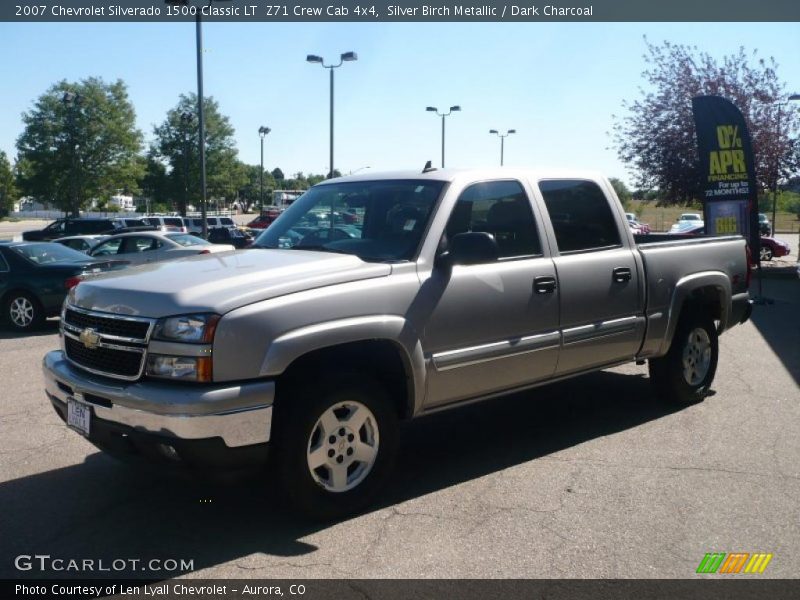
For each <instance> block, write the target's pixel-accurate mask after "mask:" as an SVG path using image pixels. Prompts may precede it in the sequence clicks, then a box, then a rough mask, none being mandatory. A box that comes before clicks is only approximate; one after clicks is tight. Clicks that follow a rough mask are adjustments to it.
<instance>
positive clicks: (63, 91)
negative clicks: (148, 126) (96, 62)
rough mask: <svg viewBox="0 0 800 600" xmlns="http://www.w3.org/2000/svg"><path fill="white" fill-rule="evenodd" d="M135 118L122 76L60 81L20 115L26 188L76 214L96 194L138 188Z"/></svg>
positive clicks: (22, 182)
mask: <svg viewBox="0 0 800 600" xmlns="http://www.w3.org/2000/svg"><path fill="white" fill-rule="evenodd" d="M135 119H136V117H135V113H134V110H133V106H132V105H131V103H130V101H129V100H128V90H127V88H126V86H125V84H124V83H123V82H122V81H121V80H117V81H116V82H114V83H105V82H104V81H103V80H102V79H100V78H95V77H90V78H88V79H84V80H83V81H80V82H78V83H70V82H67V81H60V82H59V83H56V84H55V85H53V86H52V87H51V88H50V89H49V90H47V92H45V93H44V94H43V95H42V96H40V97H39V98H38V100H36V103H35V105H34V107H33V109H31V110H30V111H28V112H24V113H23V114H22V122H23V124H24V125H25V129H24V131H23V132H22V134H21V135H20V136H19V138H18V139H17V150H18V152H19V160H20V161H24V163H25V168H24V169H22V170H21V173H20V178H19V183H20V186H21V188H22V191H23V192H24V193H25V194H28V195H31V196H34V197H36V198H37V199H39V200H40V201H45V202H51V203H54V204H55V205H56V206H58V207H59V208H61V209H63V210H65V211H67V212H69V213H71V214H72V215H73V216H77V215H78V213H79V210H80V209H81V208H83V207H85V206H86V205H87V204H88V202H89V201H90V200H92V199H93V198H98V197H100V196H103V195H110V194H112V193H114V192H116V190H119V189H122V190H126V191H133V190H135V189H136V182H137V179H138V178H139V176H140V171H139V167H140V163H139V162H137V160H136V155H137V153H138V152H139V150H140V148H141V143H142V134H141V132H140V131H139V130H137V129H136V127H135Z"/></svg>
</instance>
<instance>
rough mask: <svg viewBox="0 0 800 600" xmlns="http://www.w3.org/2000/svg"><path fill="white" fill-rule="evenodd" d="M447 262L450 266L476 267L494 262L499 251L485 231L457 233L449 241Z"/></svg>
mask: <svg viewBox="0 0 800 600" xmlns="http://www.w3.org/2000/svg"><path fill="white" fill-rule="evenodd" d="M449 246H450V247H449V249H448V253H447V259H448V260H447V262H448V263H449V264H451V265H476V264H480V263H489V262H495V261H496V260H497V258H498V257H499V256H500V250H499V249H498V247H497V242H496V241H495V239H494V236H492V234H490V233H486V232H485V231H469V232H466V233H459V234H456V235H454V236H453V239H452V240H450V244H449Z"/></svg>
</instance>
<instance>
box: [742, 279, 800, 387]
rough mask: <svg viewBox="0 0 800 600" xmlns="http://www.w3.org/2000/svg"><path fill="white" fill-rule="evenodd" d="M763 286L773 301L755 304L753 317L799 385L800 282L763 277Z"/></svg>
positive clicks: (759, 329)
mask: <svg viewBox="0 0 800 600" xmlns="http://www.w3.org/2000/svg"><path fill="white" fill-rule="evenodd" d="M763 286H764V297H765V298H768V299H770V300H772V304H762V305H758V304H757V305H755V306H754V307H753V316H752V317H751V318H750V319H751V320H752V321H753V324H754V325H755V326H756V328H757V329H758V331H759V332H760V333H761V335H762V336H763V337H764V339H765V340H766V342H767V343H768V344H769V346H770V348H772V351H773V352H774V353H775V356H776V357H778V359H780V361H781V362H782V363H783V366H784V367H786V370H787V371H789V373H791V374H792V377H793V378H794V381H795V383H797V384H798V385H800V281H798V280H797V279H796V278H794V277H793V278H786V279H764V280H763ZM750 293H751V294H753V293H754V292H753V290H751V292H750Z"/></svg>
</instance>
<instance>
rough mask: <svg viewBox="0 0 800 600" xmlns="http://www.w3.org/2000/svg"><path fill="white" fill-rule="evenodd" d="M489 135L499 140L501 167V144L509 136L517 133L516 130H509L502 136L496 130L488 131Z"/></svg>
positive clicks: (501, 162)
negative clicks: (493, 135) (491, 134)
mask: <svg viewBox="0 0 800 600" xmlns="http://www.w3.org/2000/svg"><path fill="white" fill-rule="evenodd" d="M489 133H493V134H495V135H496V136H497V137H499V138H500V166H501V167H502V166H503V142H505V141H506V138H507V137H508V136H510V135H511V134H512V133H517V130H516V129H509V130H508V131H506V132H505V133H504V134H502V133H500V132H499V131H497V129H490V130H489Z"/></svg>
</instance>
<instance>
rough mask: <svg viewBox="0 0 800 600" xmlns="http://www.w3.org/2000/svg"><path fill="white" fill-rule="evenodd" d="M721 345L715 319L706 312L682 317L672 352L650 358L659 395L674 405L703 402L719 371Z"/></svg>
mask: <svg viewBox="0 0 800 600" xmlns="http://www.w3.org/2000/svg"><path fill="white" fill-rule="evenodd" d="M718 357H719V344H718V339H717V329H716V327H714V321H713V320H712V319H711V317H710V316H709V315H708V314H707V313H704V312H700V311H695V310H690V311H689V312H687V313H686V314H684V315H682V316H681V320H680V321H679V323H678V326H677V328H676V330H675V336H674V338H673V340H672V345H671V346H670V349H669V352H667V354H666V355H665V356H663V357H661V358H655V359H651V360H650V380H651V382H652V383H653V385H654V386H655V391H656V394H657V395H658V397H659V398H660V399H662V400H665V401H667V402H671V403H675V404H683V405H685V404H692V403H695V402H700V401H701V400H703V398H705V397H706V396H707V395H708V392H709V390H710V389H711V383H712V382H713V381H714V375H715V374H716V372H717V360H718Z"/></svg>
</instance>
